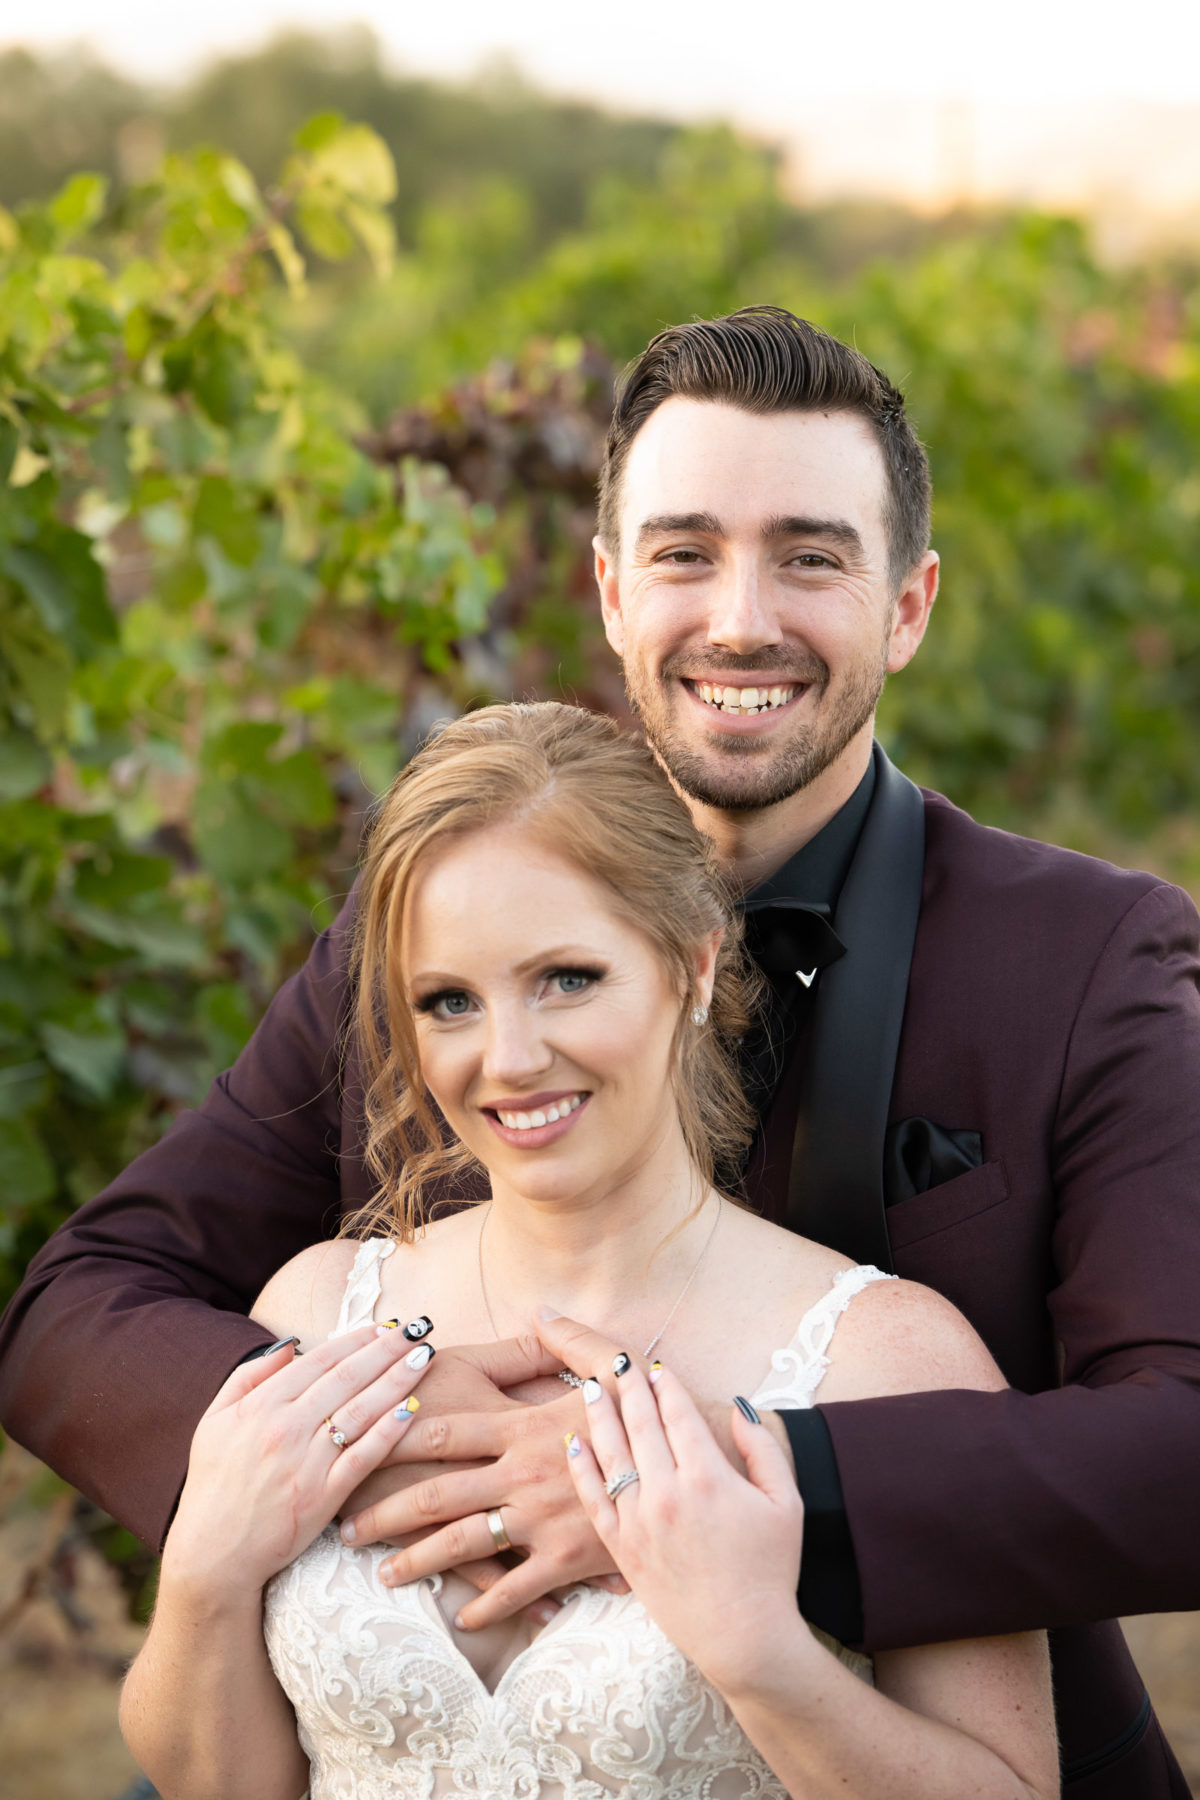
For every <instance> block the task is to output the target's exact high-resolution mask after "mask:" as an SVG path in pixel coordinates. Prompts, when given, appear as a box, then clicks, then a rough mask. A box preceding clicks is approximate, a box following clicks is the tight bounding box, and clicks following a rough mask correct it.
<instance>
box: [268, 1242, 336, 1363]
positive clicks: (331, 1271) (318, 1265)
mask: <svg viewBox="0 0 1200 1800" xmlns="http://www.w3.org/2000/svg"><path fill="white" fill-rule="evenodd" d="M361 1247H362V1246H361V1244H360V1242H359V1240H358V1239H356V1238H333V1239H331V1240H330V1241H329V1242H327V1243H322V1244H310V1245H309V1246H308V1248H307V1249H306V1250H301V1251H300V1253H299V1255H298V1256H293V1257H292V1259H291V1261H290V1262H286V1263H284V1265H283V1267H282V1268H281V1269H277V1270H276V1271H275V1273H274V1275H272V1277H271V1279H270V1281H268V1283H267V1285H266V1287H265V1288H264V1289H263V1291H262V1293H261V1294H260V1295H259V1296H258V1299H257V1300H256V1301H255V1302H254V1305H253V1306H252V1307H251V1308H250V1317H251V1318H252V1319H254V1320H256V1321H257V1322H258V1324H260V1325H265V1326H266V1328H267V1330H268V1331H273V1332H274V1333H275V1334H276V1336H277V1337H298V1338H299V1339H300V1348H301V1349H302V1350H308V1349H310V1348H311V1347H312V1346H313V1345H314V1344H319V1343H320V1342H321V1341H322V1340H323V1339H324V1338H326V1337H328V1336H329V1333H330V1332H331V1331H332V1330H333V1328H334V1326H335V1324H336V1323H337V1316H338V1311H339V1309H340V1307H341V1304H342V1295H343V1294H344V1293H345V1291H346V1283H347V1281H348V1280H349V1278H350V1271H351V1269H352V1268H353V1267H354V1259H355V1257H356V1256H357V1255H358V1252H359V1250H360V1249H361Z"/></svg>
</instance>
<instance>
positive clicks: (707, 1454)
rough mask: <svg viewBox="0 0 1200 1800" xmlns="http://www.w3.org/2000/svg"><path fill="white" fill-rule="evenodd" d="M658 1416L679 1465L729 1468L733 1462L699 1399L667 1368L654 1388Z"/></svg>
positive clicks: (694, 1467)
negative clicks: (710, 1425) (729, 1459)
mask: <svg viewBox="0 0 1200 1800" xmlns="http://www.w3.org/2000/svg"><path fill="white" fill-rule="evenodd" d="M654 1395H655V1399H656V1400H657V1402H658V1416H659V1418H660V1419H661V1420H662V1427H663V1431H664V1432H665V1434H666V1439H667V1443H668V1444H669V1446H670V1449H671V1455H672V1456H673V1457H674V1459H675V1462H676V1465H677V1466H678V1467H679V1468H680V1469H681V1470H682V1469H684V1468H689V1469H693V1470H695V1469H701V1468H704V1467H706V1466H709V1467H717V1466H719V1467H720V1468H722V1469H727V1468H728V1467H729V1462H728V1459H727V1457H726V1456H725V1453H724V1452H723V1450H722V1449H721V1446H720V1445H719V1444H718V1443H717V1441H716V1439H715V1438H714V1437H713V1434H712V1432H711V1430H710V1429H709V1426H708V1423H707V1421H706V1420H705V1418H704V1415H703V1414H702V1413H701V1411H700V1409H699V1408H698V1407H697V1405H696V1402H695V1401H694V1400H693V1399H692V1396H691V1395H690V1394H689V1393H688V1391H687V1389H686V1388H685V1387H684V1385H683V1383H682V1381H680V1380H679V1378H678V1376H677V1375H673V1374H672V1373H671V1371H670V1369H664V1370H663V1371H662V1373H661V1374H660V1376H659V1378H658V1380H657V1382H656V1383H655V1387H654Z"/></svg>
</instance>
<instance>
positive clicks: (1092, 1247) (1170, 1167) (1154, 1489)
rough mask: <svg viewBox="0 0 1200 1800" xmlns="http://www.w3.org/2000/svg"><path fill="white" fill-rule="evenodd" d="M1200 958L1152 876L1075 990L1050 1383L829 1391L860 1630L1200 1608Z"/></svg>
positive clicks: (1172, 898)
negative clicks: (1054, 1372)
mask: <svg viewBox="0 0 1200 1800" xmlns="http://www.w3.org/2000/svg"><path fill="white" fill-rule="evenodd" d="M1198 976H1200V960H1198V956H1197V918H1196V912H1195V909H1194V908H1193V906H1192V904H1191V902H1190V901H1189V900H1188V899H1187V897H1186V895H1184V894H1182V893H1181V892H1180V891H1179V890H1178V889H1175V888H1171V887H1168V886H1166V885H1161V884H1160V885H1157V886H1155V887H1153V888H1151V889H1150V890H1149V891H1147V892H1146V893H1145V894H1144V895H1143V896H1142V898H1140V899H1139V900H1138V901H1137V902H1136V904H1134V905H1133V906H1132V907H1131V908H1130V909H1129V911H1128V912H1127V913H1126V914H1125V915H1124V917H1123V918H1122V919H1121V921H1120V923H1119V924H1118V925H1117V927H1116V928H1115V930H1114V931H1113V933H1112V935H1111V937H1110V938H1109V940H1108V942H1107V944H1106V945H1105V947H1104V949H1103V951H1102V953H1101V955H1100V957H1099V960H1098V962H1097V963H1096V966H1095V968H1094V969H1093V971H1092V974H1091V978H1090V980H1089V981H1088V982H1087V984H1086V987H1085V989H1084V993H1083V999H1082V1003H1081V1005H1080V1007H1079V1010H1078V1013H1077V1016H1076V1019H1075V1023H1074V1028H1073V1030H1072V1033H1071V1038H1070V1042H1069V1045H1068V1048H1067V1053H1066V1058H1065V1063H1064V1075H1063V1081H1062V1087H1061V1092H1060V1094H1059V1098H1058V1105H1057V1109H1056V1112H1055V1124H1054V1132H1053V1142H1052V1144H1051V1146H1050V1167H1051V1171H1052V1179H1053V1183H1054V1202H1055V1211H1054V1227H1053V1235H1052V1240H1051V1242H1050V1243H1049V1244H1048V1245H1047V1295H1046V1304H1047V1306H1048V1307H1049V1309H1050V1314H1051V1318H1052V1320H1053V1324H1054V1330H1055V1334H1056V1337H1057V1339H1058V1342H1059V1346H1060V1359H1061V1365H1062V1376H1061V1385H1060V1386H1059V1387H1057V1388H1055V1389H1053V1390H1050V1391H1046V1392H1043V1393H1035V1394H1026V1393H1021V1392H1017V1391H1015V1390H1009V1391H1007V1392H1003V1393H995V1394H985V1393H969V1392H960V1391H954V1392H941V1393H929V1394H913V1395H904V1396H902V1397H900V1398H897V1399H886V1400H865V1401H855V1402H846V1403H842V1404H837V1405H832V1404H831V1405H829V1406H826V1407H824V1408H822V1409H821V1410H822V1413H823V1416H824V1418H825V1421H826V1423H827V1425H828V1427H829V1431H830V1435H831V1437H832V1441H833V1446H834V1451H835V1454H836V1457H837V1463H838V1470H839V1473H840V1476H841V1482H842V1488H843V1492H844V1495H845V1504H846V1509H847V1515H848V1518H849V1523H850V1530H851V1534H852V1538H853V1542H854V1549H855V1554H856V1558H857V1564H858V1572H859V1577H860V1581H861V1587H862V1599H863V1614H864V1641H865V1644H866V1646H867V1648H868V1649H872V1650H878V1649H885V1648H891V1647H895V1646H898V1645H904V1644H918V1643H937V1642H943V1641H946V1640H948V1639H953V1638H962V1637H970V1636H975V1635H979V1634H988V1633H994V1632H1006V1631H1017V1630H1024V1629H1028V1628H1033V1627H1041V1626H1046V1625H1075V1624H1084V1623H1087V1622H1089V1621H1093V1620H1099V1619H1111V1618H1118V1617H1120V1616H1122V1615H1125V1614H1131V1613H1141V1612H1157V1611H1164V1610H1165V1611H1175V1610H1184V1609H1190V1608H1196V1607H1200V1535H1198V1534H1197V1533H1196V1530H1195V1523H1194V1518H1195V1496H1196V1494H1197V1493H1198V1492H1200V993H1198V988H1197V982H1198Z"/></svg>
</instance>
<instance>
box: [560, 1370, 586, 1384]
mask: <svg viewBox="0 0 1200 1800" xmlns="http://www.w3.org/2000/svg"><path fill="white" fill-rule="evenodd" d="M558 1379H559V1380H560V1381H565V1382H566V1384H567V1386H568V1387H575V1388H581V1387H582V1386H583V1376H582V1375H576V1373H575V1371H574V1369H560V1370H559V1371H558Z"/></svg>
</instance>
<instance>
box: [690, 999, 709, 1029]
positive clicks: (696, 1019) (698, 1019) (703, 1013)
mask: <svg viewBox="0 0 1200 1800" xmlns="http://www.w3.org/2000/svg"><path fill="white" fill-rule="evenodd" d="M707 1023H708V1008H707V1006H705V1005H703V1003H701V1004H700V1005H699V1006H693V1008H692V1024H693V1025H707Z"/></svg>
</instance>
